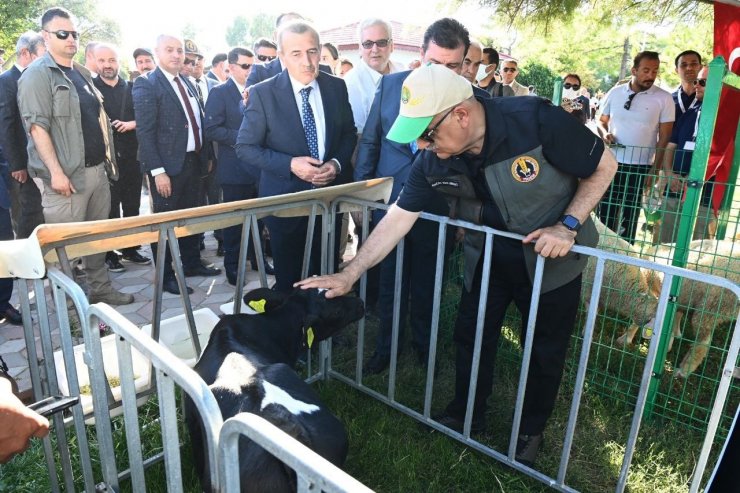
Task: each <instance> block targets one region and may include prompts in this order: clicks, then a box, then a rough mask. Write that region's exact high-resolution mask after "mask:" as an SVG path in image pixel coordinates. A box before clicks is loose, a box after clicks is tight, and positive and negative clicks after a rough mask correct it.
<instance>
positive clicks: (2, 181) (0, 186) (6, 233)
mask: <svg viewBox="0 0 740 493" xmlns="http://www.w3.org/2000/svg"><path fill="white" fill-rule="evenodd" d="M9 175H10V173H9V172H8V163H7V162H5V156H4V155H3V149H2V147H0V241H5V240H12V239H14V238H13V228H12V226H11V224H10V213H9V212H8V209H10V194H9V193H8V187H7V186H6V185H7V181H9ZM11 296H13V278H11V277H3V278H0V322H3V321H5V322H7V323H10V324H13V325H22V324H23V316H21V314H20V312H19V311H18V309H16V307H14V306H13V305H11V304H10V297H11Z"/></svg>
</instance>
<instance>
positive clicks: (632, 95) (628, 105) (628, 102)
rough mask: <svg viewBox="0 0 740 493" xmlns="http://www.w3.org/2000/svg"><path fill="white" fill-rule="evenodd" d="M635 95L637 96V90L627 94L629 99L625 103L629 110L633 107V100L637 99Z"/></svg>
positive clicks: (625, 107)
mask: <svg viewBox="0 0 740 493" xmlns="http://www.w3.org/2000/svg"><path fill="white" fill-rule="evenodd" d="M635 96H637V93H636V92H633V93H632V94H630V95H629V96H627V101H625V103H624V109H626V110H627V111H629V110H630V108H631V107H632V100H633V99H635Z"/></svg>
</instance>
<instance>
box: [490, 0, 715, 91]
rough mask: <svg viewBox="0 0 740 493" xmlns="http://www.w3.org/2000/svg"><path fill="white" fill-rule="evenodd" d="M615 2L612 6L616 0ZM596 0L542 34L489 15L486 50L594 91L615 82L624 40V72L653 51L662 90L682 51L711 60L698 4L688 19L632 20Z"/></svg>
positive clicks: (706, 17) (708, 15)
mask: <svg viewBox="0 0 740 493" xmlns="http://www.w3.org/2000/svg"><path fill="white" fill-rule="evenodd" d="M614 1H615V5H616V4H618V3H619V2H620V1H621V0H614ZM599 2H600V0H596V3H594V6H593V7H579V8H578V9H577V10H576V12H575V13H574V14H573V15H572V17H571V18H570V19H568V20H553V21H551V24H550V26H549V29H548V30H547V32H544V30H543V29H542V26H541V25H538V24H536V23H534V22H524V21H522V22H517V23H516V24H515V25H514V26H506V25H502V24H501V23H500V22H498V19H497V18H496V17H495V16H494V17H493V18H492V19H491V22H490V23H489V25H488V26H487V30H486V35H487V37H489V38H491V39H492V40H493V41H492V43H491V46H494V47H495V48H497V49H499V50H500V51H502V52H503V53H506V54H508V55H511V56H513V57H515V58H517V59H518V60H519V61H520V62H521V64H522V65H523V67H522V68H524V67H525V66H527V65H528V64H530V63H540V64H543V65H545V66H546V67H548V68H549V69H551V70H552V71H553V72H554V73H555V74H556V75H558V76H563V75H565V74H567V73H570V72H572V73H577V74H578V75H579V76H580V77H581V79H582V82H583V84H584V85H585V86H586V87H588V88H590V89H592V90H595V91H598V90H601V91H606V90H608V89H609V88H611V87H612V86H613V85H614V84H615V83H616V82H617V80H618V79H619V75H620V67H621V65H622V59H623V57H624V56H625V53H624V51H625V50H624V47H625V41H627V44H628V46H629V49H628V50H627V53H626V57H625V58H626V59H627V61H628V62H629V63H628V66H627V74H629V67H630V66H631V65H632V63H631V62H632V58H633V57H634V56H635V55H636V54H637V52H639V51H642V50H653V51H657V52H658V53H660V55H661V60H662V62H663V63H662V64H661V74H660V77H661V80H659V83H661V84H662V85H663V86H664V87H675V86H676V85H677V84H678V76H677V75H676V73H675V70H674V66H673V59H674V57H675V56H676V55H677V54H678V53H680V52H681V51H683V50H685V49H694V50H696V51H698V52H699V53H701V54H702V55H703V57H705V58H706V59H710V58H711V56H712V33H713V27H712V20H713V19H712V7H711V6H710V5H704V4H702V5H700V6H699V7H698V8H697V9H696V11H695V12H694V14H693V15H694V17H692V19H691V20H687V19H686V18H684V17H669V18H666V19H665V20H664V21H662V22H660V21H659V20H658V19H657V18H656V17H655V16H651V17H639V16H635V15H634V12H635V11H634V10H625V11H622V12H620V13H619V14H614V13H613V9H612V8H609V7H607V6H606V5H604V4H603V3H599ZM520 77H521V76H520ZM520 82H521V81H520ZM534 85H535V86H537V84H534ZM537 90H538V94H540V95H544V96H547V97H550V95H551V92H550V91H545V92H542V88H540V87H537Z"/></svg>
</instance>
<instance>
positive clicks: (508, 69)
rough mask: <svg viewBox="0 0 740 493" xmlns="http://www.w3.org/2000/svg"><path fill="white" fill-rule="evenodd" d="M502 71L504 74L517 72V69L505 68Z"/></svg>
mask: <svg viewBox="0 0 740 493" xmlns="http://www.w3.org/2000/svg"><path fill="white" fill-rule="evenodd" d="M501 70H502V71H503V72H516V67H504V68H502V69H501Z"/></svg>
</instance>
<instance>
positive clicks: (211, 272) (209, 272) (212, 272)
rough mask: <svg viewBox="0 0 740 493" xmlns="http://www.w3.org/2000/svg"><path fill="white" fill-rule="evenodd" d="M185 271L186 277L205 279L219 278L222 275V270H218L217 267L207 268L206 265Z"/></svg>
mask: <svg viewBox="0 0 740 493" xmlns="http://www.w3.org/2000/svg"><path fill="white" fill-rule="evenodd" d="M184 270H185V277H196V276H203V277H211V276H217V275H219V274H220V273H221V269H218V268H216V267H206V266H204V265H198V266H196V267H193V268H190V269H187V268H186V269H184Z"/></svg>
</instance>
